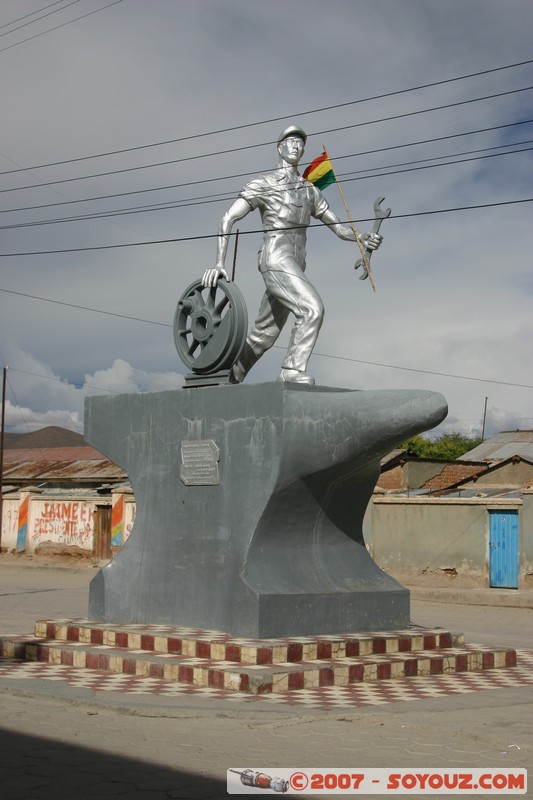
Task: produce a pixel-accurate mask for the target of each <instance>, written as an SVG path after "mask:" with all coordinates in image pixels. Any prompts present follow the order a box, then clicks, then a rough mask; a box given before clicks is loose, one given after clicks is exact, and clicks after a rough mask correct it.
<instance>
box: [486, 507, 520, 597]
mask: <svg viewBox="0 0 533 800" xmlns="http://www.w3.org/2000/svg"><path fill="white" fill-rule="evenodd" d="M489 518H490V539H489V552H490V585H491V586H493V587H499V588H502V589H518V511H489Z"/></svg>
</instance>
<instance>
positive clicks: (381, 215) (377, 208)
mask: <svg viewBox="0 0 533 800" xmlns="http://www.w3.org/2000/svg"><path fill="white" fill-rule="evenodd" d="M384 200H385V198H384V197H377V198H376V200H375V202H374V216H375V221H374V227H373V229H372V233H379V229H380V228H381V223H382V222H383V220H384V219H387V217H390V215H391V211H392V209H390V208H387V209H385V210H384V209H382V208H381V203H382V202H383V201H384ZM373 252H374V251H373V250H367V251H366V257H367V259H368V263H370V258H371V256H372V253H373ZM361 266H362V267H363V274H362V275H361V277H360V278H359V280H360V281H364V280H366V278H368V270H367V268H366V267H365V266H364V264H363V259H362V258H360V259H359V261H358V262H357V263H356V264H355V266H354V269H359V267H361Z"/></svg>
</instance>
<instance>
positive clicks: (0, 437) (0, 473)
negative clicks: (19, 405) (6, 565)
mask: <svg viewBox="0 0 533 800" xmlns="http://www.w3.org/2000/svg"><path fill="white" fill-rule="evenodd" d="M7 370H8V368H7V367H4V374H3V378H2V426H1V428H0V553H1V552H2V522H3V515H4V428H5V422H6V380H7Z"/></svg>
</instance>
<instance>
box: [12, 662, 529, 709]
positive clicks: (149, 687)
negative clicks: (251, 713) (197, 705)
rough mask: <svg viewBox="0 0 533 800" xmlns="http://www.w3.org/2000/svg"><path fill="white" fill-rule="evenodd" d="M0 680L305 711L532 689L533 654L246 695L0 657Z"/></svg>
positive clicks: (156, 679)
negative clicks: (484, 666)
mask: <svg viewBox="0 0 533 800" xmlns="http://www.w3.org/2000/svg"><path fill="white" fill-rule="evenodd" d="M0 679H3V680H6V681H10V682H11V685H16V684H19V685H24V684H25V682H26V681H36V680H37V681H44V682H48V683H55V684H56V685H57V684H66V685H68V686H69V687H70V688H72V689H73V690H76V691H79V690H82V691H89V692H96V693H101V692H106V693H109V692H111V693H112V694H120V695H130V696H137V695H145V696H154V695H159V696H160V697H165V698H176V697H183V696H190V695H194V696H195V697H197V698H203V699H216V700H224V701H226V702H228V703H238V704H243V703H246V704H250V703H256V702H262V703H270V704H273V705H289V706H297V707H298V706H299V707H305V708H306V709H309V710H319V711H322V710H323V711H328V710H332V709H341V708H342V709H346V708H363V707H368V706H382V705H386V704H390V703H399V702H406V701H413V700H421V699H425V700H428V699H432V698H438V697H446V696H453V695H458V694H469V693H472V692H481V691H490V690H495V689H509V688H516V687H522V686H533V652H526V651H520V650H518V651H517V666H516V667H514V668H511V669H489V670H485V671H484V672H459V673H455V674H453V675H434V676H429V677H423V678H405V679H404V680H397V681H375V682H372V683H353V684H350V685H349V686H331V687H327V686H326V687H319V688H316V689H307V690H306V689H302V690H300V691H296V692H292V691H291V692H280V693H273V694H260V695H257V694H256V695H254V694H247V693H244V692H231V691H227V690H224V689H213V688H209V687H208V688H203V687H197V686H192V685H191V684H186V683H174V682H171V681H165V680H160V679H158V678H142V677H140V676H136V675H118V674H114V673H111V672H100V671H98V670H91V669H81V668H80V669H78V668H76V667H68V666H64V665H54V664H42V663H39V662H27V661H17V660H15V659H0Z"/></svg>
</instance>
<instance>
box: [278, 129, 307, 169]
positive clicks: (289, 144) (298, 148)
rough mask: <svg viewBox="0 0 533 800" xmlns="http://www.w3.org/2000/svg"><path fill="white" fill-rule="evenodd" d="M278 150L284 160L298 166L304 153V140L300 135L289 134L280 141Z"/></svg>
mask: <svg viewBox="0 0 533 800" xmlns="http://www.w3.org/2000/svg"><path fill="white" fill-rule="evenodd" d="M278 152H279V154H280V156H281V157H282V159H283V160H284V161H286V162H287V163H288V164H292V165H293V166H296V164H298V162H299V161H300V159H301V157H302V156H303V153H304V140H303V139H302V138H301V137H300V136H287V138H286V139H283V141H281V142H280V143H279V145H278Z"/></svg>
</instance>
